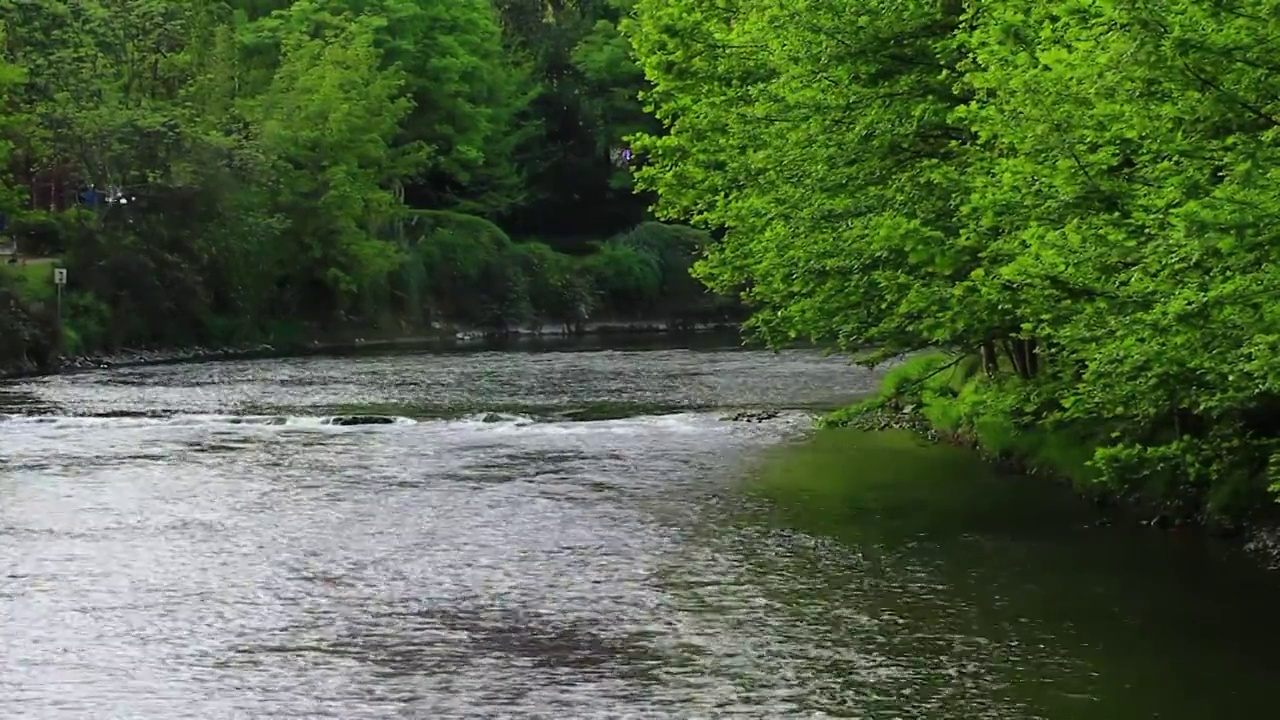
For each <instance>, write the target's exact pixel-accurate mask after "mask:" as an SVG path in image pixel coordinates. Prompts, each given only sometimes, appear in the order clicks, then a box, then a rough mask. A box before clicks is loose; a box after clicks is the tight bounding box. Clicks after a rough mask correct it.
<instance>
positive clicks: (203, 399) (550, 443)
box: [0, 348, 1280, 720]
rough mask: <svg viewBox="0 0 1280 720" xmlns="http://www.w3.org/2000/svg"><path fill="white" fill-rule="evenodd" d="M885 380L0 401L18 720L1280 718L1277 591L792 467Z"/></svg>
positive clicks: (215, 388)
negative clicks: (757, 416) (754, 413)
mask: <svg viewBox="0 0 1280 720" xmlns="http://www.w3.org/2000/svg"><path fill="white" fill-rule="evenodd" d="M874 381H875V378H874V377H873V376H872V375H871V374H870V373H868V372H867V371H864V370H859V369H855V368H850V367H849V366H848V365H847V364H846V363H845V362H844V361H842V360H840V359H837V358H824V357H823V356H822V355H820V354H818V353H816V352H809V351H790V352H785V353H781V354H773V353H765V352H757V351H745V350H737V349H708V348H703V349H671V348H668V349H648V350H646V349H640V348H633V349H624V350H604V349H598V348H597V349H591V350H578V351H569V350H567V349H566V350H565V351H559V352H512V351H505V352H493V351H490V352H469V353H448V354H435V355H431V354H389V355H365V356H352V357H344V358H321V357H314V358H305V359H294V360H261V361H244V362H226V363H216V364H194V365H172V366H166V367H151V368H137V369H124V370H118V371H113V372H109V373H91V374H82V375H74V376H64V377H57V378H45V379H39V380H34V381H28V382H23V383H16V384H10V385H8V386H0V413H6V414H7V419H0V717H5V718H8V717H14V718H31V719H32V720H43V719H52V718H58V719H61V718H145V719H148V720H151V719H155V720H171V719H177V718H341V719H343V720H359V719H365V718H441V719H447V718H477V719H480V718H548V719H551V718H719V717H741V718H760V719H770V718H835V717H839V718H956V719H961V718H965V719H968V718H997V719H998V718H1040V717H1044V718H1149V717H1159V718H1205V717H1214V718H1234V717H1241V718H1259V717H1269V716H1270V715H1271V712H1270V711H1271V709H1272V705H1274V702H1275V701H1274V700H1273V698H1272V694H1273V693H1272V686H1273V678H1274V677H1276V672H1277V670H1280V653H1277V652H1276V649H1277V648H1280V644H1278V641H1280V632H1277V628H1276V623H1275V621H1273V620H1272V619H1271V618H1272V617H1273V616H1276V615H1280V612H1278V611H1277V608H1280V593H1277V588H1276V585H1275V583H1274V581H1273V579H1272V578H1271V577H1269V576H1266V575H1264V574H1263V573H1261V572H1258V571H1255V570H1253V569H1252V567H1250V566H1248V565H1247V564H1245V563H1243V562H1242V561H1240V560H1239V559H1238V558H1235V557H1234V556H1232V555H1231V554H1229V553H1224V552H1221V551H1219V550H1218V549H1215V548H1213V547H1211V546H1208V545H1206V544H1204V543H1202V542H1199V541H1196V540H1194V539H1190V538H1181V537H1178V536H1174V535H1163V534H1159V533H1153V532H1146V531H1138V530H1136V529H1132V528H1127V527H1110V528H1108V527H1101V528H1099V527H1095V525H1096V523H1095V520H1096V518H1094V517H1092V516H1091V515H1089V514H1088V513H1087V512H1086V511H1085V510H1084V509H1082V508H1081V507H1080V506H1079V505H1078V504H1077V503H1075V502H1073V501H1072V500H1071V499H1070V498H1068V497H1065V496H1063V495H1062V494H1061V493H1060V492H1059V491H1058V490H1057V489H1056V488H1053V487H1049V486H1047V485H1046V484H1045V483H1043V482H1038V481H1032V480H1020V479H1014V478H1004V477H999V476H996V475H994V474H993V473H991V472H989V471H988V470H987V469H986V468H984V467H982V466H981V465H979V464H977V463H975V462H974V461H973V459H972V458H970V457H969V456H967V455H966V454H964V453H961V452H959V451H954V450H951V449H945V448H924V447H920V446H917V445H916V444H915V443H914V442H913V441H911V440H910V439H906V438H901V437H896V436H892V435H885V436H866V435H859V434H854V433H822V434H819V435H817V436H816V437H806V436H807V435H809V433H808V430H807V429H808V427H809V423H808V420H807V417H806V415H805V413H804V412H803V410H805V409H809V408H817V407H823V406H829V405H833V404H837V403H840V402H844V401H846V400H847V399H848V398H850V397H852V396H854V395H856V394H859V393H861V392H864V391H866V390H867V389H869V388H871V387H872V386H874ZM742 408H784V409H786V411H785V412H783V413H782V414H781V415H780V416H779V417H778V418H776V419H774V420H771V421H768V422H765V423H758V424H756V423H742V422H727V421H724V420H722V419H721V418H722V416H723V415H724V414H725V413H726V412H728V411H729V410H734V409H742ZM368 412H378V413H384V414H388V415H394V416H396V417H397V418H398V420H397V421H396V422H395V423H394V424H387V425H375V426H356V427H344V426H335V425H333V424H330V423H329V422H327V418H329V417H331V416H333V415H335V414H343V413H368Z"/></svg>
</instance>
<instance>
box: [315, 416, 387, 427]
mask: <svg viewBox="0 0 1280 720" xmlns="http://www.w3.org/2000/svg"><path fill="white" fill-rule="evenodd" d="M395 422H396V419H395V418H393V417H387V416H386V415H342V416H339V417H336V418H333V419H332V420H330V421H329V424H330V425H394V424H395Z"/></svg>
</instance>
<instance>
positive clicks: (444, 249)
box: [0, 0, 732, 366]
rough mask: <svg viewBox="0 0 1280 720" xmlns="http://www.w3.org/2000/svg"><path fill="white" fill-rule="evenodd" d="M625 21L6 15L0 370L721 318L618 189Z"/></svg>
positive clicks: (466, 4)
mask: <svg viewBox="0 0 1280 720" xmlns="http://www.w3.org/2000/svg"><path fill="white" fill-rule="evenodd" d="M628 5H630V3H629V2H625V1H624V0H297V1H293V2H291V1H289V0H0V47H2V48H3V54H2V55H0V246H3V245H6V243H8V244H9V245H10V247H11V248H12V244H14V243H16V247H17V250H18V255H17V256H14V259H13V262H6V261H5V260H4V256H0V365H3V364H6V363H8V364H10V366H12V365H13V364H14V363H36V364H39V363H44V362H48V361H49V360H50V359H51V358H52V357H54V356H55V355H56V353H57V345H58V342H59V338H58V337H57V336H58V335H59V331H60V333H61V336H62V337H61V343H62V345H63V349H65V351H66V352H68V353H81V352H85V353H88V352H97V351H104V350H114V349H119V348H122V347H134V348H137V347H161V346H180V345H203V346H228V345H235V344H240V343H251V342H261V341H271V342H277V343H285V342H294V341H300V340H302V339H304V338H314V337H321V336H323V334H324V333H326V332H337V331H339V330H342V329H350V330H353V332H356V333H357V334H367V333H371V332H382V333H384V334H406V333H411V332H417V331H421V330H422V329H424V328H425V329H430V328H433V327H434V328H439V327H441V326H442V325H445V326H448V325H451V324H460V325H468V326H471V327H480V328H492V329H497V330H502V329H506V328H512V327H516V326H525V327H527V326H532V325H538V324H556V325H563V326H568V327H573V326H578V325H580V324H581V323H582V322H583V321H584V320H587V319H603V318H607V319H627V318H635V317H644V318H646V319H660V320H664V321H666V320H669V321H676V322H685V321H698V320H705V319H710V318H717V317H720V316H722V315H723V314H724V313H725V312H732V306H731V304H727V303H726V302H724V301H721V300H718V299H716V298H713V297H712V296H710V295H708V294H707V293H706V292H705V290H704V289H703V287H702V286H701V285H700V284H698V283H697V282H695V281H693V280H692V279H691V278H690V277H689V273H688V271H687V268H688V265H689V263H690V262H691V259H692V257H693V256H694V255H695V253H696V252H697V251H698V249H699V248H700V247H701V245H702V244H703V243H704V241H705V239H706V235H705V233H702V232H698V231H694V230H692V229H691V228H689V227H686V226H674V225H665V224H662V223H658V222H654V221H652V219H651V218H650V217H649V216H648V213H647V206H648V205H649V204H650V202H651V198H650V197H648V196H646V195H644V194H643V193H635V192H633V188H632V186H631V168H630V167H629V160H630V155H629V152H628V151H627V147H626V145H625V142H624V138H626V137H628V136H629V135H631V134H633V133H636V132H641V131H648V132H654V131H656V130H657V129H658V127H659V126H657V125H656V123H655V122H654V121H653V119H652V118H651V116H650V115H648V114H646V113H645V112H644V111H643V109H642V107H641V105H640V101H639V100H638V98H637V93H638V92H639V91H640V90H641V89H642V86H643V82H644V81H643V75H642V73H641V71H640V69H639V68H638V66H637V65H636V64H635V62H634V61H633V60H632V59H631V57H630V53H629V47H628V43H627V40H626V39H625V38H624V37H623V36H622V35H621V34H620V32H619V29H618V25H619V22H620V20H621V18H622V16H623V14H624V11H625V10H626V6H628ZM53 261H56V262H57V263H58V264H59V265H61V266H64V267H66V268H67V269H68V271H69V282H68V284H67V286H66V297H65V298H64V301H63V305H62V319H63V321H62V323H61V328H59V327H58V323H56V321H55V320H54V316H55V315H56V308H55V305H56V303H55V298H54V285H53V284H52V267H53V266H52V264H51V262H53Z"/></svg>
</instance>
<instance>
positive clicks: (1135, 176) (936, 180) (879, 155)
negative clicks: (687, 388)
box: [627, 0, 1280, 517]
mask: <svg viewBox="0 0 1280 720" xmlns="http://www.w3.org/2000/svg"><path fill="white" fill-rule="evenodd" d="M1278 10H1280V5H1277V3H1275V2H1274V1H1271V0H1235V1H1233V2H1228V3H1218V2H1207V1H1199V0H1187V1H1184V2H1177V3H1166V4H1163V5H1160V6H1159V7H1156V6H1150V5H1149V4H1146V3H1137V2H1094V1H1092V0H1080V1H1071V2H1063V3H1040V2H1033V1H1032V0H1001V1H1000V2H988V3H981V4H977V3H973V4H966V3H961V2H916V1H914V0H906V1H904V2H895V3H887V2H869V1H866V0H822V1H821V2H819V1H818V0H730V1H729V2H725V1H724V0H640V2H639V3H638V14H637V18H636V21H635V22H633V23H632V24H631V25H630V26H628V28H627V31H628V33H629V34H630V37H631V41H632V43H633V45H634V47H635V48H636V51H637V53H638V56H639V58H640V60H641V63H642V66H643V68H644V70H645V72H646V75H647V77H648V79H649V80H650V81H651V83H652V85H653V87H652V90H651V91H650V92H649V94H648V97H649V99H650V100H651V102H653V103H654V105H655V108H656V111H657V113H658V116H659V118H660V119H661V120H662V122H663V123H664V125H665V126H666V128H667V130H668V132H667V134H666V135H665V136H663V137H646V138H643V139H641V140H640V141H639V146H640V148H641V149H642V150H643V151H644V152H645V157H644V158H643V159H644V162H645V163H646V166H645V168H644V169H643V170H642V171H641V173H640V184H641V185H642V186H643V187H646V188H650V189H652V190H654V191H657V192H658V193H659V194H660V196H661V204H660V210H661V211H662V212H663V213H664V214H665V215H666V216H668V217H684V218H691V219H693V220H694V221H696V222H697V223H700V224H702V225H705V226H707V227H713V228H719V229H722V230H723V231H724V239H723V240H722V241H721V242H719V243H717V244H716V245H715V246H714V247H713V248H712V250H711V253H710V256H709V258H708V259H707V260H706V261H705V262H704V263H703V264H702V265H701V266H700V267H699V269H698V272H699V274H700V275H701V277H703V278H704V279H705V280H706V281H708V282H709V283H710V284H711V285H712V286H713V287H715V288H717V289H719V290H722V291H726V292H728V291H741V292H743V294H744V297H746V298H747V299H748V300H749V301H750V302H751V303H753V304H754V306H755V308H756V315H755V318H754V320H753V325H754V326H755V328H756V329H757V330H759V331H760V333H761V334H762V335H763V336H764V337H765V338H766V339H768V340H770V341H773V342H783V341H786V340H789V339H793V338H815V339H820V340H833V341H837V342H839V343H841V344H843V345H844V346H846V347H857V346H865V345H876V346H879V347H881V348H882V349H883V351H884V353H890V354H891V353H894V352H900V351H905V350H911V349H915V348H920V347H927V346H942V347H950V348H956V349H957V350H959V351H961V352H963V353H972V354H974V355H975V356H978V357H981V358H982V359H983V365H984V366H985V367H986V368H987V369H988V371H989V372H990V373H991V374H992V377H990V378H984V379H983V380H981V381H980V382H979V384H980V385H981V386H982V387H981V389H980V390H973V391H971V392H970V396H969V397H968V399H967V400H966V403H968V404H969V406H970V410H968V411H966V412H965V413H963V415H964V420H963V421H964V422H965V423H968V424H969V425H970V429H972V425H973V423H974V422H976V420H975V418H978V417H993V416H1001V415H1002V416H1003V417H1005V418H1006V419H1007V421H1008V422H1010V423H1012V424H1013V427H1014V428H1016V429H1018V431H1019V432H1030V431H1032V429H1034V428H1059V429H1065V430H1066V431H1069V432H1076V430H1078V429H1085V428H1087V429H1091V430H1093V429H1102V435H1104V437H1103V438H1101V440H1102V442H1101V443H1100V447H1099V448H1098V450H1097V452H1096V454H1095V455H1094V457H1093V461H1092V462H1093V468H1094V470H1093V471H1094V472H1096V473H1097V474H1098V476H1099V477H1100V478H1101V479H1102V480H1103V481H1105V482H1108V483H1111V484H1112V485H1114V486H1116V487H1122V488H1130V487H1132V488H1137V489H1141V490H1144V491H1146V492H1148V493H1152V494H1155V495H1156V496H1158V497H1160V498H1162V499H1164V500H1166V501H1168V502H1169V503H1170V506H1171V508H1172V509H1174V510H1176V511H1178V512H1188V513H1190V512H1197V511H1199V510H1202V509H1203V510H1207V511H1208V513H1209V514H1210V515H1213V516H1233V517H1234V516H1238V515H1239V514H1240V513H1241V512H1243V511H1245V510H1247V509H1249V508H1250V507H1253V506H1255V505H1256V503H1257V502H1258V500H1259V498H1260V493H1261V492H1262V491H1263V490H1264V489H1265V487H1266V486H1267V484H1268V483H1269V482H1274V481H1275V480H1277V479H1280V475H1276V474H1275V473H1276V470H1275V468H1276V467H1277V466H1280V463H1278V462H1274V461H1273V459H1274V458H1276V457H1280V455H1277V453H1278V452H1280V423H1278V422H1277V421H1276V418H1277V417H1280V415H1277V411H1278V410H1280V373H1278V372H1277V371H1276V369H1275V368H1276V367H1278V366H1280V363H1278V362H1277V361H1278V360H1280V345H1278V341H1280V305H1278V304H1277V302H1276V298H1277V297H1280V274H1278V273H1277V269H1276V260H1277V257H1278V256H1277V250H1276V249H1275V248H1277V247H1280V245H1277V238H1276V237H1275V236H1276V233H1277V232H1278V231H1280V225H1277V224H1276V223H1275V222H1274V217H1275V216H1276V213H1277V211H1278V210H1280V184H1278V183H1280V170H1277V169H1276V168H1280V162H1278V161H1280V155H1278V154H1280V144H1278V142H1277V141H1278V140H1280V130H1278V129H1277V126H1278V125H1280V74H1277V73H1276V70H1277V66H1276V64H1275V61H1274V58H1273V57H1272V55H1273V53H1271V45H1270V43H1271V40H1272V39H1273V37H1274V34H1275V32H1276V31H1277V30H1278V29H1280V19H1277V18H1280V13H1278V12H1277V11H1278ZM980 406H981V407H980ZM1269 473H1271V475H1270V476H1269Z"/></svg>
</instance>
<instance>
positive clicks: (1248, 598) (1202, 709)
mask: <svg viewBox="0 0 1280 720" xmlns="http://www.w3.org/2000/svg"><path fill="white" fill-rule="evenodd" d="M746 490H747V492H748V493H749V494H750V495H752V496H754V497H756V498H757V499H760V500H763V502H762V503H761V504H760V505H761V508H762V509H760V510H759V511H756V512H753V516H752V518H751V519H749V520H748V522H755V523H756V524H757V525H759V524H763V525H765V526H766V527H769V528H772V529H773V530H774V531H775V532H774V536H775V537H776V536H777V534H778V533H780V532H786V531H800V532H802V533H804V534H805V536H808V537H816V538H820V539H827V540H831V541H834V542H835V543H837V547H838V548H839V552H840V553H841V554H843V556H844V557H845V558H846V560H847V561H846V562H843V563H832V562H831V561H830V560H829V559H825V560H824V559H823V557H822V556H829V555H830V554H831V553H830V551H829V550H828V551H826V552H824V553H816V552H815V553H810V556H809V557H808V558H807V559H806V561H802V562H798V561H797V559H796V557H795V556H794V555H793V556H792V557H790V558H788V559H787V560H785V561H783V562H785V563H786V565H787V568H786V573H789V574H790V575H792V576H793V578H794V580H793V581H791V582H785V583H780V582H778V579H779V578H780V577H785V576H786V573H784V574H779V572H777V568H776V567H775V568H769V567H768V565H769V564H770V563H771V562H775V561H774V560H771V559H770V557H769V553H770V552H771V550H770V549H769V547H768V546H767V545H766V546H765V547H762V548H761V550H760V551H759V553H758V554H755V555H754V557H753V559H752V564H753V565H755V566H756V569H757V570H758V571H759V572H760V581H761V582H762V583H765V584H768V585H769V587H768V588H767V593H768V594H769V596H770V597H771V599H773V600H775V601H777V602H778V604H779V607H780V608H781V610H780V612H783V613H789V614H793V615H794V617H793V618H792V619H793V620H796V619H799V618H803V617H805V616H811V615H812V614H813V613H814V612H815V610H819V611H821V610H823V609H824V608H825V609H826V610H827V611H828V612H833V614H834V610H835V609H836V608H842V609H847V608H850V607H852V608H856V609H857V611H858V613H859V614H861V615H865V616H866V617H868V618H870V619H871V620H872V621H875V622H873V623H872V626H874V628H875V630H874V631H868V630H865V629H863V630H859V629H856V628H854V629H848V628H845V629H840V628H837V627H832V632H846V633H847V635H846V636H845V637H844V638H843V640H844V642H847V643H849V644H853V645H859V646H866V647H867V648H868V649H869V650H874V651H875V652H877V653H880V654H882V655H886V656H889V657H892V658H894V660H895V661H896V662H898V663H901V664H902V665H903V666H904V667H911V668H916V669H918V670H920V671H921V672H919V673H918V676H919V678H920V681H921V682H927V683H928V684H930V685H934V686H935V687H932V688H929V687H921V688H916V689H915V690H914V692H916V693H919V692H929V691H932V692H934V693H935V694H938V695H939V696H940V697H941V696H944V695H945V694H946V693H945V690H946V689H945V688H940V687H936V686H937V685H938V684H939V683H943V684H945V683H946V682H947V680H946V678H947V677H950V676H955V673H952V674H951V675H948V673H946V672H937V670H938V668H939V667H942V666H946V667H953V668H962V667H975V666H977V667H981V668H982V672H981V673H980V675H981V676H982V677H983V678H984V680H983V685H984V688H983V690H982V693H984V694H985V695H986V697H978V696H976V695H974V694H973V693H972V692H969V693H955V694H953V696H952V699H951V700H950V702H952V703H953V706H952V707H949V708H947V709H946V710H945V711H940V712H939V714H938V715H937V716H939V717H941V716H943V715H945V716H946V717H964V716H966V708H963V707H957V706H955V705H960V704H966V703H968V704H970V705H971V708H969V710H972V712H973V713H977V714H976V715H972V716H974V717H980V716H983V715H984V714H985V715H987V716H992V715H999V716H1004V717H1044V718H1090V719H1092V718H1237V717H1239V718H1255V717H1272V716H1274V715H1275V712H1276V705H1277V700H1276V697H1275V690H1274V684H1275V682H1276V678H1278V677H1280V674H1278V671H1280V623H1278V622H1277V619H1276V618H1277V615H1278V614H1280V585H1278V584H1277V578H1276V577H1275V576H1273V575H1271V574H1268V573H1266V572H1264V571H1262V570H1260V569H1258V568H1256V567H1254V566H1253V565H1252V564H1251V562H1250V561H1248V560H1247V559H1244V558H1242V557H1240V556H1238V555H1237V554H1235V553H1234V552H1233V551H1231V550H1229V549H1227V548H1224V547H1222V546H1219V545H1216V544H1214V543H1212V542H1210V541H1207V540H1205V539H1203V538H1200V537H1197V536H1195V535H1194V534H1184V533H1162V532H1159V531H1155V530H1151V529H1147V528H1140V527H1137V526H1136V524H1134V523H1132V522H1123V521H1117V522H1115V523H1114V524H1110V525H1109V524H1107V523H1105V522H1100V520H1103V518H1102V517H1101V516H1100V515H1098V514H1096V513H1095V512H1094V511H1093V509H1092V508H1090V507H1088V506H1087V505H1085V504H1084V503H1082V502H1081V501H1079V500H1077V499H1076V498H1074V497H1073V496H1071V495H1070V493H1069V492H1068V491H1066V490H1065V489H1064V488H1061V487H1058V486H1056V485H1054V484H1053V483H1050V482H1047V481H1044V480H1041V479H1035V478H1027V477H1019V476H1010V475H1005V474H1001V473H998V472H996V471H994V470H993V469H991V468H990V467H988V466H986V465H985V464H983V463H982V462H981V461H980V460H978V459H977V458H976V457H975V456H974V455H972V454H971V453H969V452H967V451H965V450H962V449H959V448H953V447H944V446H927V445H924V444H922V443H921V442H920V441H918V440H916V439H915V438H913V437H911V436H909V435H906V434H896V433H879V434H876V433H861V432H857V431H851V430H834V431H825V432H822V433H818V434H817V435H816V436H815V437H813V438H812V439H810V440H808V441H806V442H804V443H798V444H794V445H790V446H786V447H784V448H782V449H780V450H778V451H777V452H776V453H774V454H773V455H772V456H771V457H769V458H768V459H767V460H766V462H764V463H763V465H762V467H760V468H759V470H758V472H757V473H755V474H754V476H753V477H752V478H751V479H750V481H749V482H748V483H747V487H746ZM775 564H776V562H775ZM806 575H807V576H808V577H805V576H806ZM884 620H888V621H889V622H879V621H884ZM929 669H932V671H930V672H925V670H929ZM855 681H856V678H855V679H853V680H851V682H855ZM815 704H821V705H824V706H825V707H824V709H826V710H828V711H831V712H835V711H836V710H843V711H844V712H855V713H856V711H858V710H863V711H866V710H867V709H868V708H867V707H865V706H863V707H861V708H859V707H857V703H851V704H850V705H849V706H847V707H844V708H832V707H831V705H830V703H829V702H824V703H815ZM900 708H901V709H903V710H910V709H911V705H910V704H909V703H906V702H902V703H900ZM996 708H1004V709H1003V710H999V711H998V710H996ZM1010 708H1016V710H1015V711H1013V712H1010ZM883 709H884V708H882V707H881V708H876V710H883ZM873 714H874V715H875V716H877V717H878V716H879V715H878V713H873Z"/></svg>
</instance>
